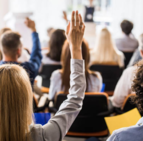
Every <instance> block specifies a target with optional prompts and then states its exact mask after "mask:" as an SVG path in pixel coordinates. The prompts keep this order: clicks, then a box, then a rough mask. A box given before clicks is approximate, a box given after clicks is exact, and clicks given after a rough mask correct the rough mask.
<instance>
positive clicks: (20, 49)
mask: <svg viewBox="0 0 143 141" xmlns="http://www.w3.org/2000/svg"><path fill="white" fill-rule="evenodd" d="M21 53H22V47H19V48H18V49H17V55H18V57H20V56H21Z"/></svg>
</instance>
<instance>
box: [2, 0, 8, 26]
mask: <svg viewBox="0 0 143 141" xmlns="http://www.w3.org/2000/svg"><path fill="white" fill-rule="evenodd" d="M8 11H9V0H0V28H2V27H4V26H5V22H4V16H5V15H6V14H7V13H8Z"/></svg>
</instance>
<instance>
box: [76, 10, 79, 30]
mask: <svg viewBox="0 0 143 141" xmlns="http://www.w3.org/2000/svg"><path fill="white" fill-rule="evenodd" d="M76 28H79V15H78V11H76Z"/></svg>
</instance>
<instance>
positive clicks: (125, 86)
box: [111, 34, 143, 108]
mask: <svg viewBox="0 0 143 141" xmlns="http://www.w3.org/2000/svg"><path fill="white" fill-rule="evenodd" d="M139 43H140V45H139V50H140V55H141V56H142V58H143V34H141V36H140V39H139ZM135 70H136V66H131V67H129V68H127V69H125V70H124V72H123V74H122V76H121V78H120V80H119V81H118V83H117V85H116V88H115V91H114V95H113V97H111V101H112V105H113V106H114V107H118V108H120V107H122V105H123V102H124V100H125V98H126V97H127V95H129V94H131V93H133V92H132V89H131V84H132V80H133V78H134V74H135Z"/></svg>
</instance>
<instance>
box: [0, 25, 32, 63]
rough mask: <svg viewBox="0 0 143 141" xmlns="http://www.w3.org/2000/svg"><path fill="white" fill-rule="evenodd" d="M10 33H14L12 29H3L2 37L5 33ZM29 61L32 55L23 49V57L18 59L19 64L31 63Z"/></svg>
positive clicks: (0, 56) (0, 54)
mask: <svg viewBox="0 0 143 141" xmlns="http://www.w3.org/2000/svg"><path fill="white" fill-rule="evenodd" d="M10 31H12V30H11V29H10V28H7V27H5V28H2V29H1V30H0V37H1V36H2V35H3V34H4V33H6V32H10ZM29 59H30V55H29V54H28V53H27V51H26V50H25V49H22V52H21V56H20V57H19V58H18V62H20V63H23V62H27V61H29ZM0 60H2V53H1V51H0Z"/></svg>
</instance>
